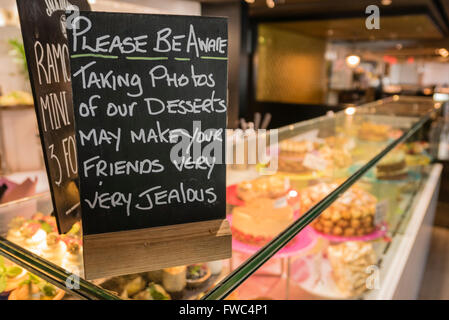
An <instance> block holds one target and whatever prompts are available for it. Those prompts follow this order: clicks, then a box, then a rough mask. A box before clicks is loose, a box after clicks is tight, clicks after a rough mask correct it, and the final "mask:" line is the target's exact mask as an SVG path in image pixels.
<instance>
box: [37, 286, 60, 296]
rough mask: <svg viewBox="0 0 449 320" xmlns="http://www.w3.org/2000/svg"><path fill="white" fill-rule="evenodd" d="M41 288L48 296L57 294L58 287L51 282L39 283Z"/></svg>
mask: <svg viewBox="0 0 449 320" xmlns="http://www.w3.org/2000/svg"><path fill="white" fill-rule="evenodd" d="M39 289H40V290H41V292H42V293H43V294H44V295H45V296H47V297H54V296H55V295H56V288H55V287H53V286H52V285H51V284H49V283H42V284H41V285H39Z"/></svg>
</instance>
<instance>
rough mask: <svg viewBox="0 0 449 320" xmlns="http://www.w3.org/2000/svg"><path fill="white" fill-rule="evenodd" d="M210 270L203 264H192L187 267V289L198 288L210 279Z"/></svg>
mask: <svg viewBox="0 0 449 320" xmlns="http://www.w3.org/2000/svg"><path fill="white" fill-rule="evenodd" d="M210 275H211V273H210V270H209V268H208V267H207V266H206V265H205V264H194V265H191V266H188V267H187V274H186V277H187V287H189V288H198V287H200V286H201V285H203V284H204V283H206V281H207V280H209V278H210Z"/></svg>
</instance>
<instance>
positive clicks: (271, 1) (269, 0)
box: [267, 0, 276, 9]
mask: <svg viewBox="0 0 449 320" xmlns="http://www.w3.org/2000/svg"><path fill="white" fill-rule="evenodd" d="M275 5H276V4H275V3H274V0H267V7H268V8H270V9H272V8H274V6H275Z"/></svg>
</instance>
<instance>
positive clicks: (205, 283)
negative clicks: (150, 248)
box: [0, 96, 441, 300]
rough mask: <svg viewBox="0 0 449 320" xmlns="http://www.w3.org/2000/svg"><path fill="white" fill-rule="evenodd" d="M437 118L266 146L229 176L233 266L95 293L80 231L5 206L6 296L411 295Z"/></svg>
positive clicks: (429, 107)
mask: <svg viewBox="0 0 449 320" xmlns="http://www.w3.org/2000/svg"><path fill="white" fill-rule="evenodd" d="M440 107H441V104H440V103H439V102H434V101H433V100H431V99H426V98H413V97H411V98H410V97H409V98H405V97H404V98H403V97H399V96H393V97H390V98H388V99H384V100H380V101H376V102H374V103H370V104H367V105H362V106H357V107H350V108H347V109H346V110H344V111H342V112H339V113H332V114H328V115H326V116H324V117H320V118H316V119H313V120H310V121H306V122H301V123H295V124H292V125H289V126H287V127H283V128H280V129H278V130H271V131H270V132H268V133H262V134H261V135H258V136H257V139H256V140H259V139H262V138H264V137H266V136H269V137H270V139H265V140H266V141H268V142H263V143H259V144H256V145H257V146H258V147H257V148H258V149H261V150H262V151H261V152H259V157H255V158H256V160H254V159H252V158H251V157H250V156H247V157H243V158H242V159H240V160H241V161H233V163H230V164H229V165H228V170H227V195H226V199H227V218H228V220H229V222H230V225H231V229H232V234H233V240H232V246H233V254H232V258H231V259H229V260H226V261H213V262H205V263H204V264H197V265H192V266H178V267H173V268H167V269H163V270H154V271H151V272H145V273H141V274H135V275H126V276H121V277H114V278H109V279H97V280H94V281H87V280H84V279H83V277H82V274H83V272H82V236H81V232H80V227H79V225H74V227H73V228H72V230H71V231H70V232H69V233H68V234H66V235H57V233H55V232H54V231H55V227H54V220H53V219H52V218H51V217H50V214H51V211H52V210H51V201H50V196H49V194H48V193H44V194H40V195H37V196H34V197H31V198H26V199H22V200H20V201H17V202H15V203H11V204H4V205H1V206H0V221H1V232H2V237H0V255H1V256H3V258H4V259H2V261H1V263H0V271H1V272H2V274H1V275H0V291H3V293H2V294H1V295H2V297H4V298H9V299H26V298H30V299H61V298H63V299H70V298H82V299H146V300H153V299H225V298H226V299H323V298H325V299H326V298H331V299H348V298H350V299H362V298H367V299H392V298H396V297H401V295H400V292H401V290H402V289H401V288H402V287H401V282H402V281H406V280H407V276H408V274H415V275H416V271H414V270H413V267H419V266H420V264H422V263H423V261H425V252H426V249H425V247H426V241H427V240H426V239H427V238H426V237H427V235H428V234H425V233H423V232H424V231H425V227H424V226H425V223H426V222H427V223H431V222H432V219H433V211H434V207H433V204H434V202H435V194H437V191H438V183H439V177H440V172H441V167H440V166H439V165H438V164H433V163H432V159H431V157H430V156H429V155H428V153H427V149H428V143H427V142H426V140H427V128H428V126H429V123H430V122H431V119H432V117H433V115H434V114H435V113H436V112H438V110H439V108H440ZM239 134H240V136H239V141H238V143H237V145H236V146H235V147H238V146H239V145H241V144H243V145H244V150H245V154H248V155H249V154H250V153H251V152H255V150H252V149H253V147H252V146H254V145H252V144H251V143H249V141H250V140H251V139H252V138H253V137H254V136H255V134H254V132H246V133H242V132H240V133H239ZM236 135H238V134H237V133H236V132H229V135H228V137H229V138H235V137H236ZM265 140H264V141H265ZM235 150H236V149H234V151H235ZM248 150H249V151H248ZM258 151H260V150H258ZM256 154H257V152H256ZM260 154H262V156H260ZM234 160H235V158H234ZM234 162H237V163H234ZM23 208H27V209H26V210H25V209H23ZM30 210H31V211H33V213H32V214H30V213H29V212H28V211H30ZM429 221H430V222H429ZM5 226H8V227H5ZM422 239H424V240H422ZM421 240H422V241H421ZM421 243H423V245H419V244H421ZM423 248H424V249H423ZM412 252H413V253H412ZM413 259H414V260H413ZM412 260H413V261H412ZM421 267H422V266H421ZM411 268H412V269H411ZM411 281H412V280H411ZM413 281H414V282H415V283H417V284H415V286H416V285H418V286H419V279H414V280H413ZM47 282H48V283H47ZM50 284H51V285H50ZM409 285H410V283H409ZM411 286H413V284H412V285H411ZM409 292H412V290H409Z"/></svg>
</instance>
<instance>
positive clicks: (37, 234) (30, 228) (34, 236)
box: [20, 220, 47, 255]
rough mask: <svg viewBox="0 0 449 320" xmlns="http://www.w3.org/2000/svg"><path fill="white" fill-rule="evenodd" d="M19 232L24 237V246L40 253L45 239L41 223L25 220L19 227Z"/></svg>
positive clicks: (45, 235)
mask: <svg viewBox="0 0 449 320" xmlns="http://www.w3.org/2000/svg"><path fill="white" fill-rule="evenodd" d="M20 232H21V234H22V236H23V237H25V241H24V247H25V248H26V249H27V250H29V251H31V252H33V253H35V254H37V255H40V254H41V253H42V249H43V248H44V247H45V244H46V239H47V233H46V232H45V231H44V230H43V229H41V224H40V223H39V222H36V221H34V220H30V221H27V222H25V223H24V224H23V225H22V227H21V228H20Z"/></svg>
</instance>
